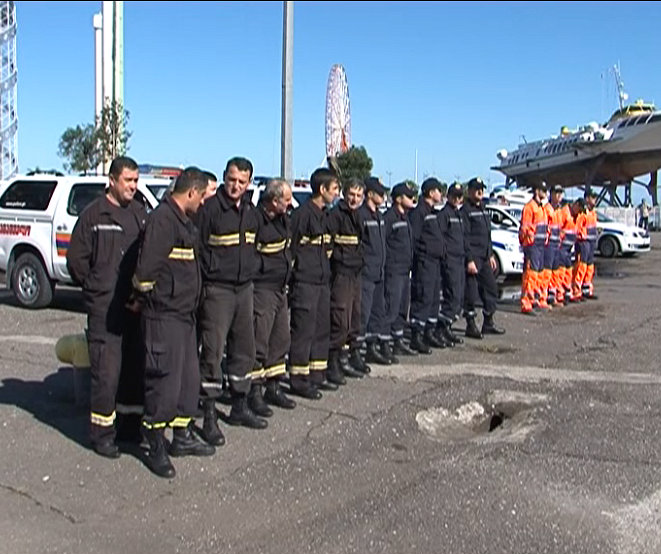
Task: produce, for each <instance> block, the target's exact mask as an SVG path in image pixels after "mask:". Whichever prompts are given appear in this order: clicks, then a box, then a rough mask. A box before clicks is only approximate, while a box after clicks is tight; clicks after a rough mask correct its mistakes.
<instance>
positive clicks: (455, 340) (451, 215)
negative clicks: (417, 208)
mask: <svg viewBox="0 0 661 554" xmlns="http://www.w3.org/2000/svg"><path fill="white" fill-rule="evenodd" d="M463 197H464V189H463V187H462V186H461V185H460V184H459V183H454V184H453V185H451V186H450V187H448V192H447V201H446V203H445V206H443V209H442V210H441V212H440V213H439V215H438V218H439V222H440V225H441V232H442V233H443V240H444V241H445V247H446V254H445V257H444V258H443V261H442V262H441V280H442V282H443V302H442V304H441V313H440V314H439V318H438V329H439V333H440V334H441V335H442V336H443V338H444V339H445V341H446V342H447V343H448V344H450V345H454V344H459V343H462V342H463V340H462V339H461V338H460V337H458V336H457V335H455V334H454V333H453V332H452V324H453V323H454V322H455V321H457V319H459V315H460V314H461V308H462V305H463V303H464V286H465V282H466V251H467V250H468V245H467V244H466V235H465V234H464V225H463V222H462V220H461V213H460V212H459V208H460V206H461V203H462V200H463Z"/></svg>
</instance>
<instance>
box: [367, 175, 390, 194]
mask: <svg viewBox="0 0 661 554" xmlns="http://www.w3.org/2000/svg"><path fill="white" fill-rule="evenodd" d="M365 190H366V191H367V192H370V191H372V192H376V193H377V194H378V195H379V196H383V195H384V194H385V193H386V192H387V190H386V187H384V186H383V184H382V183H381V181H379V178H378V177H368V178H367V179H365Z"/></svg>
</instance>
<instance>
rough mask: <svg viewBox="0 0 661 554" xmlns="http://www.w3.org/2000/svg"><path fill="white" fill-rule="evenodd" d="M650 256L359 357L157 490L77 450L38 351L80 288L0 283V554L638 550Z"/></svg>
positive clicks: (655, 273) (78, 435)
mask: <svg viewBox="0 0 661 554" xmlns="http://www.w3.org/2000/svg"><path fill="white" fill-rule="evenodd" d="M656 238H657V237H656V235H655V236H653V237H652V242H653V243H655V242H656V241H655V239H656ZM660 268H661V250H652V251H651V252H649V253H647V254H643V255H641V256H638V257H634V258H617V259H614V260H602V259H598V261H597V274H598V276H597V279H596V290H597V293H598V295H599V298H598V300H594V301H588V302H583V303H580V304H576V305H570V306H566V307H560V308H556V309H554V310H553V311H552V312H551V313H548V314H544V315H542V316H539V317H528V316H523V315H521V314H520V313H518V304H517V302H516V301H515V300H506V299H505V300H503V302H502V303H501V304H500V306H499V307H500V312H499V313H498V314H497V315H496V321H497V323H498V324H499V325H502V326H504V327H505V328H506V329H507V333H506V334H505V335H503V336H498V337H488V338H485V339H484V340H482V341H476V340H471V339H468V340H466V343H465V344H464V345H462V346H459V347H457V348H454V349H451V350H435V351H434V353H433V354H432V355H430V356H418V357H417V358H408V359H402V360H401V361H402V363H400V364H397V365H393V366H389V367H382V366H375V367H374V366H373V372H372V374H371V375H370V377H368V378H365V379H361V380H351V381H350V382H349V384H348V385H346V386H344V387H341V388H340V390H339V391H337V392H334V393H333V392H328V393H324V397H323V398H322V399H321V400H319V401H313V400H305V399H300V398H297V402H298V406H297V408H296V409H295V410H293V411H291V412H289V411H283V410H277V411H276V414H275V415H274V417H272V418H271V419H270V421H269V427H268V429H267V430H264V431H254V430H249V429H243V428H234V427H231V428H228V427H227V426H225V425H223V430H224V432H225V434H226V437H227V444H226V445H225V446H223V447H221V448H219V449H218V451H217V453H216V455H215V456H213V457H211V458H176V459H174V460H173V462H174V464H175V467H176V469H177V477H176V478H175V479H173V480H164V479H160V478H158V477H155V476H154V475H152V474H151V473H150V472H149V471H148V470H147V468H146V467H145V465H144V462H143V460H142V457H141V453H140V451H139V450H138V449H129V451H125V452H124V453H123V455H122V457H121V458H119V459H118V460H107V459H104V458H101V457H99V456H98V455H96V454H94V453H93V452H92V451H91V450H89V448H88V446H87V442H86V428H87V414H86V411H85V409H84V408H82V407H79V406H76V404H75V403H74V396H73V372H72V369H71V368H70V367H66V366H64V365H63V364H61V363H59V362H58V360H57V358H56V357H55V353H54V345H55V342H56V340H57V339H58V338H59V337H61V336H62V335H64V334H69V333H78V332H81V331H82V329H83V327H84V324H85V316H84V314H83V312H82V306H81V296H80V293H79V292H78V291H75V290H71V289H69V290H62V291H58V292H57V293H56V299H55V304H54V306H53V307H52V308H51V309H46V310H39V311H30V310H25V309H21V308H19V307H16V305H15V304H14V303H13V302H12V300H11V296H10V294H9V293H8V292H6V291H2V292H0V379H1V384H0V441H1V443H0V444H1V445H2V448H1V452H2V454H0V514H2V515H1V516H0V537H2V539H1V540H0V553H12V554H22V553H34V552H42V553H81V554H83V553H85V554H87V553H89V552H94V553H98V554H103V553H115V552H117V553H119V552H158V553H162V554H167V553H176V552H209V553H211V552H213V553H217V552H227V553H244V552H245V553H262V552H264V553H274V554H275V553H282V552H286V553H298V552H324V553H338V554H344V553H351V552H360V553H371V552H374V553H386V554H390V553H392V554H395V553H400V552H416V553H430V554H431V553H434V554H439V553H445V552H447V553H455V554H457V553H471V554H481V553H485V554H486V553H489V554H491V553H494V552H508V553H530V552H537V553H547V552H548V553H571V554H575V553H578V552H580V553H585V554H605V553H619V554H629V553H631V554H645V553H649V554H658V552H661V515H660V514H661V513H660V507H661V436H660V432H659V429H660V428H661V371H660V369H659V360H660V358H661V348H660V347H659V343H660V342H661V296H660V295H659V290H660V289H661V282H660V280H659V269H660ZM509 285H510V286H509V288H508V287H506V289H505V292H506V294H504V298H506V297H507V296H508V295H507V292H508V290H509V292H511V291H512V290H513V288H514V289H516V284H514V287H512V284H511V283H510V284H509ZM457 328H458V329H459V331H463V322H460V323H459V324H457ZM460 334H461V333H460ZM219 409H220V410H221V411H224V412H225V413H228V410H229V409H228V407H226V406H223V405H222V404H219Z"/></svg>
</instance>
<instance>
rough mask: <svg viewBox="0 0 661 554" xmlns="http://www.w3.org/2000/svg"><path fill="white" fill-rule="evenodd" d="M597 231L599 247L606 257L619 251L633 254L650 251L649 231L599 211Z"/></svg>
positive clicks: (612, 255)
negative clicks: (620, 221)
mask: <svg viewBox="0 0 661 554" xmlns="http://www.w3.org/2000/svg"><path fill="white" fill-rule="evenodd" d="M597 231H598V232H599V239H598V241H599V242H598V243H597V248H598V249H599V253H600V254H601V255H602V256H604V257H605V258H612V257H614V256H617V254H618V253H621V254H624V255H630V256H632V255H634V254H636V253H638V252H649V251H650V234H649V232H648V231H646V230H645V229H643V228H641V227H634V226H633V225H626V224H625V223H619V222H617V221H615V220H613V219H611V218H610V217H608V216H606V215H604V214H602V213H601V212H599V211H598V212H597Z"/></svg>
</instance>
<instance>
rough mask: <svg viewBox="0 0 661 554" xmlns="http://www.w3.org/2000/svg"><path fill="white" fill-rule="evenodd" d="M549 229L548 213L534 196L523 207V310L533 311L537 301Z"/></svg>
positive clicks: (524, 311)
mask: <svg viewBox="0 0 661 554" xmlns="http://www.w3.org/2000/svg"><path fill="white" fill-rule="evenodd" d="M547 231H548V225H547V217H546V213H545V212H544V210H543V209H542V206H541V204H540V203H539V202H537V200H535V199H534V198H533V199H532V200H531V201H530V202H528V203H527V204H526V205H525V206H524V207H523V213H522V214H521V227H520V228H519V243H520V244H521V246H522V247H523V255H524V265H523V276H522V278H521V311H522V312H523V313H528V312H531V311H532V309H533V304H535V303H536V299H535V292H536V291H537V290H538V288H539V282H540V279H541V273H542V270H543V269H544V245H545V244H546V234H547Z"/></svg>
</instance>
